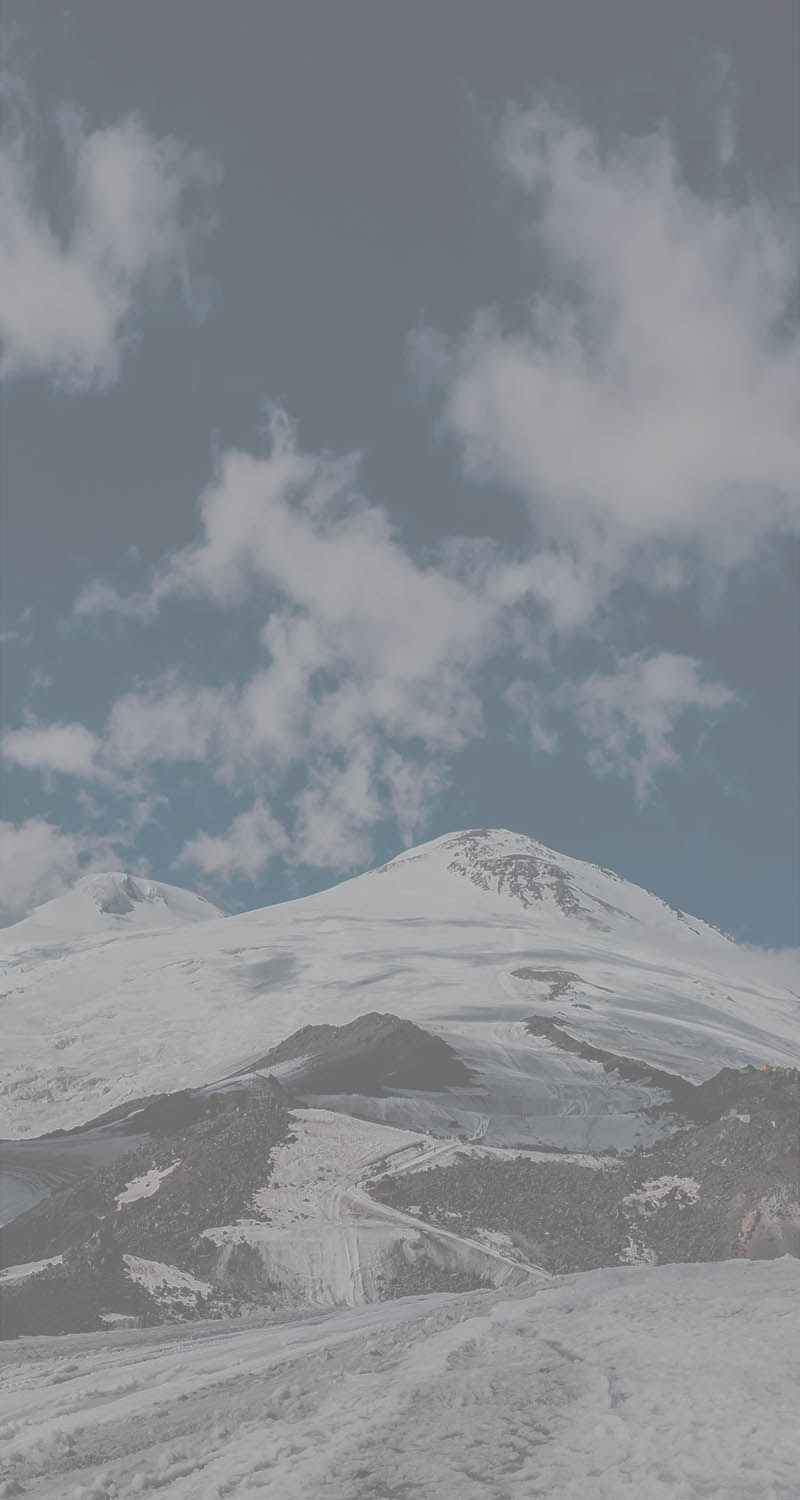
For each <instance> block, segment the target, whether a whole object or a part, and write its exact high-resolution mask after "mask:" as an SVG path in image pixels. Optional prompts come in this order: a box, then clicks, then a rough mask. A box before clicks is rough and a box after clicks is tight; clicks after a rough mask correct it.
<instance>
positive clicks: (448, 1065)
mask: <svg viewBox="0 0 800 1500" xmlns="http://www.w3.org/2000/svg"><path fill="white" fill-rule="evenodd" d="M256 1069H258V1070H259V1071H260V1070H266V1071H268V1072H270V1073H276V1074H277V1076H278V1078H279V1079H280V1081H281V1082H282V1083H283V1084H284V1086H285V1087H286V1088H287V1089H289V1090H290V1092H291V1093H292V1094H293V1095H294V1096H295V1097H296V1098H300V1097H303V1096H304V1095H309V1094H315V1095H317V1094H325V1095H332V1094H364V1095H367V1096H369V1097H370V1098H373V1099H380V1098H383V1097H385V1095H386V1094H388V1093H389V1092H391V1091H392V1090H394V1089H413V1090H417V1091H421V1092H427V1091H430V1092H437V1093H438V1092H440V1091H441V1090H443V1089H447V1088H450V1087H454V1086H455V1085H457V1084H467V1083H469V1082H470V1080H471V1077H472V1075H471V1073H470V1071H469V1069H468V1068H466V1067H465V1066H464V1063H463V1062H462V1061H461V1059H460V1058H459V1057H457V1056H456V1054H455V1052H454V1051H453V1049H452V1047H449V1046H448V1045H447V1043H446V1042H443V1041H442V1040H441V1038H439V1037H436V1036H432V1035H431V1033H430V1032H428V1031H423V1030H422V1028H421V1027H419V1026H415V1025H414V1023H413V1022H412V1021H402V1020H400V1019H399V1018H398V1017H397V1016H393V1015H380V1014H378V1013H377V1012H375V1011H372V1012H370V1013H369V1014H368V1015H365V1016H359V1017H358V1018H357V1019H356V1020H355V1021H351V1022H349V1024H348V1025H346V1026H304V1027H303V1028H302V1030H301V1031H296V1032H295V1033H294V1034H293V1036H290V1037H287V1039H286V1041H284V1042H281V1043H280V1044H279V1045H278V1046H277V1047H273V1048H272V1050H271V1051H270V1052H267V1053H266V1054H265V1056H264V1057H261V1058H258V1059H257V1061H256V1062H254V1063H251V1064H249V1065H248V1067H247V1069H242V1073H244V1072H251V1071H255V1070H256Z"/></svg>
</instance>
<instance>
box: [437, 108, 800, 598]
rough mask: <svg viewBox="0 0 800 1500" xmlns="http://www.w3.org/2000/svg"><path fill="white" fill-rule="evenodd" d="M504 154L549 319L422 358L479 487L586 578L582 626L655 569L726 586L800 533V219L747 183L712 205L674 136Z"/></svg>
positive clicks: (530, 139)
mask: <svg viewBox="0 0 800 1500" xmlns="http://www.w3.org/2000/svg"><path fill="white" fill-rule="evenodd" d="M723 96H724V90H723V91H722V94H721V95H720V101H719V102H720V111H721V123H720V129H721V137H720V139H721V140H722V139H723V137H724V143H725V144H724V151H723V155H724V154H725V153H727V154H728V157H730V154H731V152H733V150H734V137H733V133H732V129H731V126H730V119H729V114H730V107H729V100H728V99H726V98H725V97H723ZM725 111H727V112H728V114H727V115H725ZM723 115H725V118H724V119H723V118H722V116H723ZM726 122H727V123H726ZM720 149H721V151H722V150H723V147H722V145H721V147H720ZM500 151H501V158H502V161H503V163H504V165H505V167H506V169H507V170H508V171H509V172H510V173H511V175H512V177H513V178H514V179H515V181H516V182H517V183H518V184H519V186H520V188H521V191H522V193H523V197H524V201H525V203H526V205H527V209H528V213H529V218H530V223H531V238H532V250H533V254H532V273H531V298H530V303H529V308H528V313H527V316H526V317H525V319H524V320H522V321H519V320H512V321H511V322H505V321H504V320H503V318H502V317H501V315H500V314H499V313H497V312H494V311H486V312H484V313H482V314H480V315H479V316H478V317H477V318H476V319H475V322H474V324H473V326H472V328H471V330H470V332H469V333H468V334H467V335H466V337H464V338H463V339H461V340H457V341H456V342H455V343H454V344H452V345H448V344H447V341H446V340H444V339H443V338H442V337H441V336H440V335H438V334H436V333H430V332H426V331H425V330H423V331H421V332H418V333H417V335H416V336H415V338H414V340H413V345H412V352H413V356H414V359H415V362H416V365H417V369H418V370H419V371H420V372H421V374H422V375H423V376H425V377H426V378H427V379H429V380H430V381H431V382H432V383H433V384H434V385H438V386H439V387H440V388H441V389H442V390H443V395H444V402H445V421H446V423H447V425H448V426H449V428H450V430H451V431H452V432H453V433H454V434H455V435H456V437H457V438H458V439H459V441H460V443H461V445H462V449H463V454H464V458H465V462H466V465H467V468H468V469H469V470H470V471H471V472H472V473H475V474H479V475H481V476H482V477H484V478H487V477H488V478H492V479H499V480H501V481H503V482H504V483H506V484H508V485H510V486H511V487H512V488H513V489H514V490H516V491H517V493H518V494H519V495H520V496H521V497H522V498H523V499H524V501H525V503H526V505H527V506H528V507H529V508H530V512H531V515H532V517H533V518H534V520H535V524H536V529H537V535H538V536H539V538H540V540H541V541H544V542H546V543H549V545H550V546H551V547H552V548H553V549H555V551H556V552H559V551H561V550H562V549H563V552H564V554H565V556H566V558H567V559H569V561H565V562H563V563H562V565H561V571H562V573H564V572H565V571H566V572H568V571H569V568H570V566H572V567H574V568H575V570H576V571H575V576H574V577H573V579H572V582H571V583H570V580H569V578H567V579H566V583H567V600H566V604H565V603H563V602H562V598H563V596H562V592H561V588H560V587H559V590H558V592H557V594H555V595H554V608H555V609H556V610H560V611H561V613H562V616H564V623H566V624H567V625H570V624H571V623H572V622H573V621H574V622H577V623H579V622H580V620H581V618H582V616H584V617H588V615H589V614H590V613H591V609H592V608H593V606H594V604H595V603H596V594H597V591H598V589H599V592H600V594H601V595H602V594H603V593H604V592H605V591H606V590H607V589H608V587H609V586H610V585H611V584H612V583H613V582H614V580H615V577H616V576H618V574H619V572H620V571H621V569H622V567H623V566H624V565H625V563H627V562H629V561H630V560H631V559H632V558H633V557H634V555H635V554H636V552H637V549H638V550H639V551H640V552H641V550H642V549H644V550H645V551H648V550H649V549H653V548H663V547H664V546H665V545H666V546H668V547H672V548H675V549H679V548H680V547H681V546H683V545H685V544H687V543H689V544H693V545H694V544H696V545H698V546H700V547H703V548H704V549H706V550H707V551H708V553H709V554H710V555H711V556H712V558H713V559H714V561H715V562H717V563H721V564H723V565H725V564H728V563H733V562H738V561H740V560H741V559H743V558H746V557H748V556H749V555H751V554H752V552H753V551H754V549H755V548H756V547H757V545H758V543H759V541H760V540H761V539H762V538H763V537H764V536H765V535H766V534H767V533H769V532H770V531H773V530H776V529H780V528H784V527H795V526H796V525H797V524H798V520H799V519H800V427H799V426H798V423H797V409H798V397H799V396H800V344H799V343H798V336H797V329H796V320H792V319H791V318H790V314H791V309H792V305H793V302H792V299H793V297H794V295H795V287H796V227H795V219H794V216H793V215H792V214H791V213H790V212H789V211H788V210H784V208H783V207H782V206H781V205H779V204H776V203H771V202H770V201H768V200H767V199H766V198H765V197H763V196H761V195H759V193H758V192H757V191H756V189H755V188H754V187H753V185H752V182H751V181H750V180H748V181H747V182H746V183H745V184H744V185H741V184H738V185H737V183H736V180H735V176H734V174H732V173H728V174H725V173H723V174H722V176H721V177H720V179H719V180H718V181H717V182H716V183H714V184H712V185H711V186H710V187H709V189H708V191H707V192H704V193H701V192H699V191H697V190H695V189H693V188H692V187H691V186H690V185H689V182H688V180H687V178H686V176H685V175H684V173H683V171H682V168H681V164H680V161H679V159H678V155H677V152H676V149H675V147H674V145H673V143H672V141H671V139H670V137H669V135H668V133H667V131H666V129H661V130H659V131H656V132H655V133H653V134H651V135H649V136H640V137H636V138H622V139H617V140H616V141H615V142H614V143H613V144H612V145H610V146H603V145H602V144H601V143H600V141H599V139H598V138H597V137H596V136H595V134H594V133H593V132H592V131H591V130H590V129H589V128H587V127H586V126H584V125H583V124H581V123H580V122H579V121H577V120H575V119H573V118H570V117H568V116H567V115H565V114H563V113H559V112H558V111H556V110H554V109H552V108H550V107H548V106H547V105H545V104H536V105H534V107H533V108H531V109H529V110H526V111H520V110H513V111H510V112H509V114H508V116H507V119H506V122H505V127H504V130H503V132H502V139H501V147H500ZM534 268H535V269H534ZM515 322H516V326H515ZM598 550H599V555H600V557H601V560H602V561H601V566H600V568H599V577H598V576H597V575H598V569H597V568H596V566H595V563H596V560H597V558H598ZM609 559H610V560H611V561H612V563H613V566H612V567H611V568H609V566H608V563H609ZM543 560H544V555H540V556H539V557H537V558H535V559H534V562H533V568H534V570H536V571H539V570H541V567H542V565H543ZM604 575H605V576H604ZM545 592H546V587H545ZM584 593H585V595H586V603H585V609H584V607H583V604H582V601H581V596H582V594H584Z"/></svg>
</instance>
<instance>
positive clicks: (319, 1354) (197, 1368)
mask: <svg viewBox="0 0 800 1500" xmlns="http://www.w3.org/2000/svg"><path fill="white" fill-rule="evenodd" d="M798 1326H800V1262H798V1261H796V1260H791V1259H789V1258H788V1257H786V1258H784V1259H782V1260H776V1261H770V1262H747V1261H741V1262H726V1263H723V1264H719V1265H709V1266H697V1265H683V1266H665V1267H660V1268H650V1267H631V1268H624V1269H622V1268H621V1269H618V1270H609V1271H596V1272H590V1273H587V1274H584V1275H582V1276H568V1277H565V1278H559V1279H557V1280H553V1281H552V1282H549V1283H546V1284H544V1285H542V1286H540V1287H538V1288H537V1289H535V1290H531V1288H530V1286H528V1287H526V1288H524V1289H522V1288H519V1289H517V1290H515V1291H511V1292H509V1291H502V1292H480V1293H469V1294H465V1295H459V1296H454V1297H445V1296H432V1297H427V1298H411V1299H407V1300H405V1301H401V1302H394V1303H388V1304H387V1303H385V1304H381V1305H378V1306H370V1307H360V1308H356V1309H353V1310H352V1311H349V1312H339V1313H336V1314H333V1315H327V1316H316V1317H313V1318H307V1319H305V1320H301V1321H299V1322H295V1323H290V1324H269V1323H268V1322H266V1321H262V1322H260V1323H257V1324H236V1323H228V1324H225V1325H220V1324H201V1325H196V1326H194V1327H193V1328H191V1329H190V1330H186V1329H181V1331H180V1333H175V1332H173V1331H170V1332H169V1333H165V1331H164V1330H163V1329H153V1330H150V1331H130V1332H123V1331H117V1330H114V1329H112V1330H110V1331H109V1332H108V1333H106V1334H103V1335H83V1336H80V1337H76V1336H72V1337H69V1338H65V1339H60V1340H58V1341H57V1342H56V1341H54V1340H44V1339H25V1340H22V1341H21V1342H19V1343H14V1344H6V1345H4V1346H0V1389H1V1390H2V1404H3V1411H4V1419H3V1426H2V1430H1V1431H0V1460H2V1464H3V1471H4V1473H5V1475H6V1485H5V1489H4V1490H2V1491H0V1493H4V1494H5V1495H7V1496H10V1495H17V1494H24V1495H25V1496H26V1497H28V1500H65V1497H70V1500H111V1497H113V1500H132V1497H134V1496H137V1497H141V1496H143V1495H150V1494H157V1495H159V1496H161V1497H164V1500H222V1497H225V1496H236V1497H237V1500H245V1497H248V1496H259V1497H268V1496H269V1497H275V1500H309V1497H316V1496H322V1495H325V1496H326V1497H328V1500H390V1497H392V1500H400V1497H403V1500H405V1497H410V1496H413V1497H414V1500H534V1497H542V1500H588V1497H591V1500H700V1497H701V1496H702V1497H703V1500H796V1497H797V1476H798V1473H800V1431H799V1430H798V1426H797V1405H798V1395H799V1394H800V1342H799V1341H798V1339H797V1328H798Z"/></svg>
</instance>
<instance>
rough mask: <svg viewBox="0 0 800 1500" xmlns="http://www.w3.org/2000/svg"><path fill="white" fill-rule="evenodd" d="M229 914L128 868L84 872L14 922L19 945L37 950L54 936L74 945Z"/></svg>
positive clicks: (14, 942)
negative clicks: (68, 885) (131, 871)
mask: <svg viewBox="0 0 800 1500" xmlns="http://www.w3.org/2000/svg"><path fill="white" fill-rule="evenodd" d="M222 915H223V913H222V912H221V911H220V910H219V908H218V907H216V906H214V905H213V904H212V902H210V901H207V900H206V899H205V897H204V896H197V895H195V893H194V891H185V890H183V889H182V887H181V886H178V885H165V884H164V882H163V881H162V880H149V879H146V878H145V877H143V876H141V875H129V874H127V873H126V872H125V871H124V870H109V871H106V872H104V873H102V874H94V875H84V876H83V878H82V879H81V880H78V881H76V883H75V885H73V886H72V887H71V889H70V890H68V891H65V892H64V894H63V895H61V896H56V897H55V899H54V900H53V901H45V903H44V904H43V905H42V906H37V907H36V910H35V911H33V912H32V913H31V915H30V916H28V917H24V918H23V919H22V921H21V922H16V923H15V924H14V926H13V929H10V930H11V931H13V935H14V941H13V944H12V947H13V948H17V946H18V945H27V944H30V945H31V947H32V948H33V950H34V951H36V950H37V948H38V947H39V946H40V945H41V944H42V943H46V942H47V941H48V939H51V940H53V941H57V940H58V939H59V938H63V939H65V940H66V941H67V942H69V943H70V944H75V943H79V942H80V941H81V940H82V939H83V938H89V939H90V940H92V939H95V938H98V937H99V938H104V937H113V936H114V935H115V934H116V933H118V932H149V931H152V930H153V929H154V928H155V929H156V930H157V929H158V928H164V927H170V928H171V927H178V926H181V925H182V924H183V923H185V922H206V921H208V920H209V918H211V917H221V916H222Z"/></svg>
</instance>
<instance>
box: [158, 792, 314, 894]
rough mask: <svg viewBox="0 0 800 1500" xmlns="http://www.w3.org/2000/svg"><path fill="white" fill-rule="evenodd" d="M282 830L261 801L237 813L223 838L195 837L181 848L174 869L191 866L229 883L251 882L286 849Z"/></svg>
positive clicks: (285, 835)
mask: <svg viewBox="0 0 800 1500" xmlns="http://www.w3.org/2000/svg"><path fill="white" fill-rule="evenodd" d="M288 845H289V839H288V837H287V834H286V830H285V828H283V827H282V826H281V824H280V823H279V822H278V821H277V819H276V818H274V817H273V816H272V813H271V812H270V810H269V808H268V807H265V806H264V803H263V802H262V801H260V800H259V801H257V802H256V803H255V804H254V805H253V807H251V808H249V809H248V811H246V812H243V813H239V814H238V816H237V817H235V818H234V819H233V822H232V823H231V825H230V827H229V828H228V830H227V832H226V833H224V834H209V833H199V834H198V835H197V837H196V838H193V839H190V840H189V841H188V842H187V843H186V844H184V846H183V849H182V850H181V852H180V854H179V855H178V857H177V859H176V860H175V861H174V864H175V866H176V867H178V868H179V867H180V866H181V865H192V866H194V867H195V868H197V869H199V870H202V871H203V873H204V874H205V875H215V876H217V877H218V878H219V879H220V880H223V881H230V880H233V879H235V878H236V877H237V876H239V875H244V876H245V878H246V879H248V880H255V879H256V876H258V875H260V874H261V872H262V870H264V869H265V867H266V866H267V865H268V864H269V861H270V860H271V859H274V858H275V856H276V855H278V854H283V853H284V852H285V850H286V849H287V848H288Z"/></svg>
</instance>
